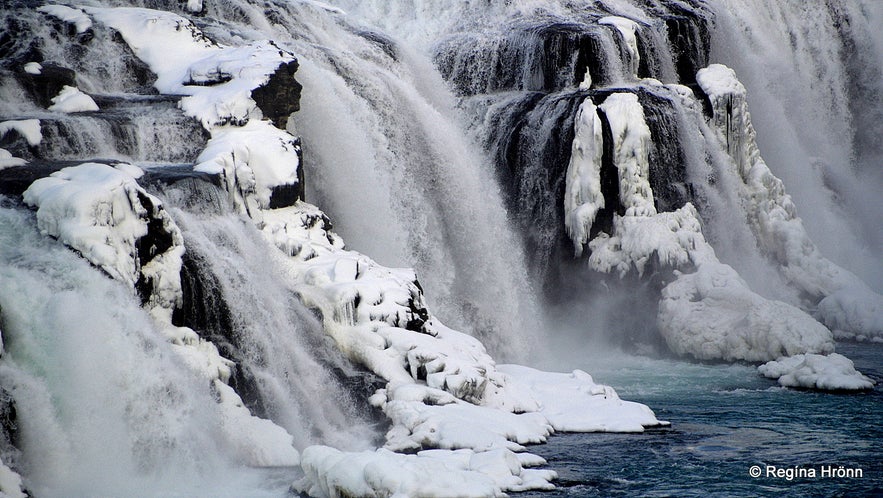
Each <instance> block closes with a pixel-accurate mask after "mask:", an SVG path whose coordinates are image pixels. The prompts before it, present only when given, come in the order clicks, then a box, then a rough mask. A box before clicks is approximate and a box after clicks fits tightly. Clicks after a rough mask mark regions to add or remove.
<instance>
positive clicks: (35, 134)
mask: <svg viewBox="0 0 883 498" xmlns="http://www.w3.org/2000/svg"><path fill="white" fill-rule="evenodd" d="M10 131H16V132H18V134H19V135H21V136H22V137H24V139H25V140H27V142H28V145H30V146H32V147H34V146H37V145H40V142H42V141H43V133H42V132H41V131H40V120H39V119H20V120H11V121H3V122H0V138H2V137H3V136H4V135H6V134H7V133H9V132H10Z"/></svg>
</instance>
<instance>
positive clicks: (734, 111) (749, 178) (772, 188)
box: [696, 64, 883, 339]
mask: <svg viewBox="0 0 883 498" xmlns="http://www.w3.org/2000/svg"><path fill="white" fill-rule="evenodd" d="M696 80H697V82H698V83H699V85H700V86H701V87H702V89H703V91H704V92H705V93H706V94H707V95H708V98H709V100H710V102H711V105H712V109H713V118H712V124H713V125H714V126H715V127H716V129H717V130H718V131H719V133H720V140H721V141H722V143H725V144H726V146H727V151H728V153H729V155H730V156H731V157H732V158H733V160H734V162H735V164H736V170H737V171H738V173H739V176H740V178H741V180H742V184H741V185H740V189H741V192H740V197H741V198H742V199H745V202H744V203H743V205H744V206H745V207H746V209H747V211H748V213H747V214H748V221H749V223H750V225H751V227H752V230H753V232H754V234H755V236H756V238H757V242H758V244H759V245H760V247H761V248H762V249H763V250H764V251H765V252H766V253H767V254H768V255H769V256H770V257H772V258H773V259H774V260H776V261H777V262H778V263H779V265H780V267H781V268H782V273H783V274H784V276H785V277H786V278H787V279H788V280H789V281H790V282H791V283H792V284H793V285H794V286H795V287H797V288H798V289H800V290H801V291H802V292H804V293H806V294H807V295H808V296H810V297H811V299H812V300H813V302H812V303H811V304H813V305H814V304H818V305H819V306H818V311H817V313H818V317H819V319H820V320H821V321H822V322H823V323H825V324H827V325H828V326H830V327H832V328H836V329H837V333H838V335H839V336H843V337H851V338H857V339H873V338H883V326H881V325H883V319H881V318H880V310H881V309H883V296H880V295H879V294H877V293H875V292H874V291H873V290H871V289H870V288H869V287H868V286H867V285H866V284H864V282H862V281H861V279H859V278H858V277H857V276H855V275H854V274H852V273H851V272H849V271H847V270H845V269H843V268H841V267H839V266H837V265H835V264H834V263H832V262H831V261H830V260H828V259H827V258H825V257H824V256H822V254H821V252H820V251H819V250H818V248H817V247H816V245H815V244H814V243H813V242H812V240H810V238H809V235H807V233H806V229H805V228H804V227H803V222H802V221H801V219H800V218H799V217H798V216H797V210H796V208H795V206H794V203H793V202H792V201H791V197H790V196H789V195H788V194H787V193H785V187H784V185H783V184H782V181H781V180H779V179H778V178H776V177H775V176H774V175H773V174H772V172H771V171H770V170H769V168H768V167H767V165H766V163H765V162H764V160H763V158H762V157H761V156H760V151H759V149H758V147H757V142H756V140H755V136H756V132H755V130H754V126H753V125H752V124H751V115H750V114H749V112H748V102H747V98H746V90H745V87H744V86H743V85H742V83H740V82H739V80H738V79H737V78H736V74H735V72H734V71H733V70H732V69H730V68H729V67H727V66H724V65H722V64H712V65H710V66H708V67H707V68H704V69H701V70H699V72H698V73H697V75H696ZM829 297H830V299H829ZM822 302H824V305H822V304H821V303H822Z"/></svg>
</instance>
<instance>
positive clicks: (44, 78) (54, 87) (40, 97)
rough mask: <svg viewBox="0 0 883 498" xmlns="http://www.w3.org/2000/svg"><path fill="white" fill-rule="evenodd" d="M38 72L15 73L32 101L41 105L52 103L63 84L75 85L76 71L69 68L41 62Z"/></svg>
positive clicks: (47, 105)
mask: <svg viewBox="0 0 883 498" xmlns="http://www.w3.org/2000/svg"><path fill="white" fill-rule="evenodd" d="M42 66H43V69H42V70H41V71H40V74H30V73H26V72H24V71H21V72H19V73H17V75H18V80H19V83H21V86H22V87H23V88H24V89H25V90H27V92H28V94H30V96H31V98H32V99H34V101H35V102H36V103H37V104H39V105H41V106H43V107H49V106H50V105H52V99H53V98H54V97H55V96H56V95H58V93H59V92H61V89H62V88H64V87H65V86H74V87H75V86H77V73H76V72H75V71H74V70H73V69H70V68H66V67H63V66H60V65H58V64H54V63H51V62H47V63H43V64H42Z"/></svg>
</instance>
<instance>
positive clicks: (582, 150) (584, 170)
mask: <svg viewBox="0 0 883 498" xmlns="http://www.w3.org/2000/svg"><path fill="white" fill-rule="evenodd" d="M586 74H588V72H586ZM573 128H574V138H573V145H572V147H571V152H570V162H569V163H568V165H567V176H566V178H565V185H564V228H565V230H567V235H568V236H569V237H570V239H571V240H573V249H574V251H575V252H576V256H577V257H579V256H580V255H581V254H582V252H583V246H584V245H585V244H586V242H588V241H589V231H590V230H591V228H592V223H594V222H595V216H596V215H597V214H598V211H599V210H601V209H602V208H603V207H604V196H603V195H602V194H601V155H602V153H603V152H604V146H603V137H602V133H601V118H599V117H598V111H597V108H596V107H595V104H594V103H592V99H591V98H586V99H585V100H583V103H582V104H580V106H579V110H578V111H577V113H576V120H575V123H574V125H573Z"/></svg>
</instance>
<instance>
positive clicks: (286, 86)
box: [251, 60, 303, 130]
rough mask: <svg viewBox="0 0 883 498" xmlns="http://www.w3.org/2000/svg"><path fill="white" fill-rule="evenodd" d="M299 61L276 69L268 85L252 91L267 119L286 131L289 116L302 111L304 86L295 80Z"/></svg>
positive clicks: (287, 63) (252, 96)
mask: <svg viewBox="0 0 883 498" xmlns="http://www.w3.org/2000/svg"><path fill="white" fill-rule="evenodd" d="M297 68H298V63H297V60H293V61H291V62H286V63H284V64H282V65H280V66H279V68H278V69H276V72H275V73H273V75H272V76H270V79H269V81H267V83H266V84H264V85H262V86H259V87H257V88H255V89H254V90H252V91H251V98H252V99H254V101H255V102H256V103H257V105H258V107H260V109H261V112H263V114H264V117H265V118H269V119H270V120H271V121H273V124H274V125H276V127H277V128H279V129H282V130H284V129H285V124H286V123H287V122H288V116H290V115H291V114H292V113H294V112H297V111H299V110H300V94H301V90H302V89H303V85H301V84H300V83H298V81H297V80H296V79H294V73H295V72H297Z"/></svg>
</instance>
